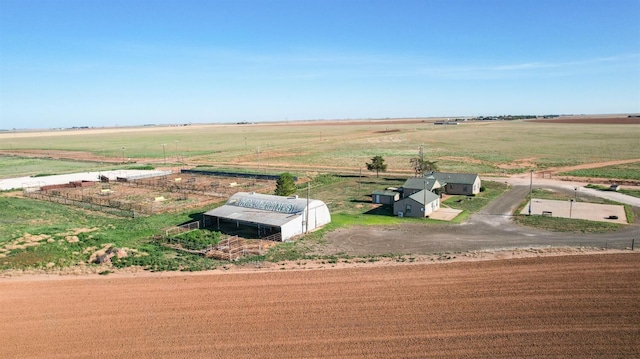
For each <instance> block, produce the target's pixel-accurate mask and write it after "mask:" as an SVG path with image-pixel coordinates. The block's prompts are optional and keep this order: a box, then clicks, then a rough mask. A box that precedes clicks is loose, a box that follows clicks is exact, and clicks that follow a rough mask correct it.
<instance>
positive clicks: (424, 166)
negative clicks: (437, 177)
mask: <svg viewBox="0 0 640 359" xmlns="http://www.w3.org/2000/svg"><path fill="white" fill-rule="evenodd" d="M409 162H410V163H411V167H412V168H413V170H414V171H415V172H416V177H420V176H422V174H423V173H424V172H427V171H433V172H436V171H438V165H437V163H436V161H427V160H425V159H422V158H420V157H416V158H412V159H411V160H409Z"/></svg>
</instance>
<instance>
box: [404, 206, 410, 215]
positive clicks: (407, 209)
mask: <svg viewBox="0 0 640 359" xmlns="http://www.w3.org/2000/svg"><path fill="white" fill-rule="evenodd" d="M404 213H406V214H409V213H411V205H410V204H408V205H407V207H406V208H405V209H404Z"/></svg>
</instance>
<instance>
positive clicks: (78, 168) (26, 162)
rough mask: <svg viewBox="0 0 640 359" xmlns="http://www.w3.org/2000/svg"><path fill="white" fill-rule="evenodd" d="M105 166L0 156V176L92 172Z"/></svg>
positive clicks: (90, 163)
mask: <svg viewBox="0 0 640 359" xmlns="http://www.w3.org/2000/svg"><path fill="white" fill-rule="evenodd" d="M103 167H104V166H101V165H100V164H99V163H92V162H79V161H65V160H52V159H46V158H27V157H9V156H0V178H9V177H22V176H40V175H47V174H64V173H73V172H90V171H98V170H100V169H103Z"/></svg>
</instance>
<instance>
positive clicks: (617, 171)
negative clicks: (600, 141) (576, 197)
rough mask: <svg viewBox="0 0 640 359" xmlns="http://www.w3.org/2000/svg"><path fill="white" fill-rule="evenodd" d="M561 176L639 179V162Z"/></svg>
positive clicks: (576, 171)
mask: <svg viewBox="0 0 640 359" xmlns="http://www.w3.org/2000/svg"><path fill="white" fill-rule="evenodd" d="M559 175H561V176H574V177H592V178H611V179H625V180H640V162H633V163H627V164H622V165H615V166H605V167H599V168H589V169H583V170H575V171H569V172H563V173H560V174H559Z"/></svg>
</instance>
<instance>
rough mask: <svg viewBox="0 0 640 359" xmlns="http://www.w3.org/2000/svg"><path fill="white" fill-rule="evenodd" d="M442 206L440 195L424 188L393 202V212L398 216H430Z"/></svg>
mask: <svg viewBox="0 0 640 359" xmlns="http://www.w3.org/2000/svg"><path fill="white" fill-rule="evenodd" d="M439 208H440V196H438V195H437V194H435V193H433V192H430V191H426V190H422V191H419V192H416V193H414V194H412V195H410V196H409V197H405V198H403V199H401V200H399V201H397V202H395V203H394V204H393V214H394V215H395V216H398V217H416V218H424V217H428V216H429V215H430V214H431V213H433V212H434V211H437V210H438V209H439Z"/></svg>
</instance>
